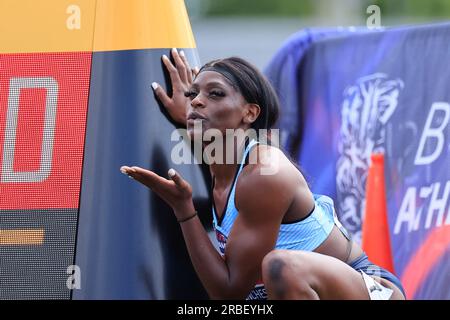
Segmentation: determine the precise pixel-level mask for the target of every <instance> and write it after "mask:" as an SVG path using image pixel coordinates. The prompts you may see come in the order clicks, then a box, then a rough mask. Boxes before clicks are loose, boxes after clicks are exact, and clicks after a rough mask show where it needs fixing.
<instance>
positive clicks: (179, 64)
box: [172, 48, 189, 83]
mask: <svg viewBox="0 0 450 320" xmlns="http://www.w3.org/2000/svg"><path fill="white" fill-rule="evenodd" d="M172 57H173V60H174V62H175V67H176V68H177V70H178V75H179V76H180V79H181V82H183V83H187V81H188V78H187V74H188V70H189V69H186V66H185V65H184V61H183V59H181V57H180V55H179V54H178V50H177V49H176V48H173V49H172Z"/></svg>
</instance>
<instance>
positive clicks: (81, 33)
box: [0, 0, 96, 53]
mask: <svg viewBox="0 0 450 320" xmlns="http://www.w3.org/2000/svg"><path fill="white" fill-rule="evenodd" d="M95 4H96V2H95V1H94V0H1V1H0V53H23V52H74V51H92V40H93V30H94V17H95Z"/></svg>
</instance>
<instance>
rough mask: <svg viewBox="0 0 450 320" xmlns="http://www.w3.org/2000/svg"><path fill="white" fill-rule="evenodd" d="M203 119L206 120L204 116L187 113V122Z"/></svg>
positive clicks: (196, 113)
mask: <svg viewBox="0 0 450 320" xmlns="http://www.w3.org/2000/svg"><path fill="white" fill-rule="evenodd" d="M205 119H206V117H205V116H203V115H201V114H200V113H198V112H195V111H193V112H189V114H188V117H187V120H205Z"/></svg>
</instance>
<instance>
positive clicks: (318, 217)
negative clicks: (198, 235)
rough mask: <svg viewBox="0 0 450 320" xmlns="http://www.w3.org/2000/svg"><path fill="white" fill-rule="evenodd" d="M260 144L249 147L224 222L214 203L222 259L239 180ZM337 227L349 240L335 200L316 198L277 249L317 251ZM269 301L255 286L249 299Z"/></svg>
mask: <svg viewBox="0 0 450 320" xmlns="http://www.w3.org/2000/svg"><path fill="white" fill-rule="evenodd" d="M257 144H258V142H257V141H256V140H251V141H250V142H249V143H248V145H247V147H246V148H245V151H244V154H243V157H242V161H241V164H240V166H239V169H238V171H237V173H236V176H235V177H234V181H233V185H232V187H231V190H230V193H229V194H228V200H227V203H226V205H225V208H224V212H223V214H222V216H221V217H220V221H219V220H218V218H217V214H216V210H215V205H214V200H213V209H212V210H213V226H214V229H215V231H216V238H217V241H218V243H219V250H220V253H221V254H222V256H223V255H224V254H225V247H226V243H227V239H228V236H229V234H230V232H231V229H232V227H233V224H234V221H235V220H236V218H237V216H238V214H239V212H238V210H237V209H236V205H235V193H236V184H237V179H238V177H239V175H240V174H241V172H242V169H243V168H244V164H245V162H246V161H245V160H246V159H247V156H248V154H249V152H250V150H251V149H252V148H253V146H255V145H257ZM334 225H336V226H337V227H338V228H339V229H340V230H341V232H342V233H343V234H344V235H345V236H346V237H347V238H349V234H348V232H347V230H345V228H344V227H343V226H342V225H341V223H340V222H339V220H338V219H337V216H336V211H335V210H334V204H333V200H332V199H331V198H329V197H327V196H322V195H314V209H313V211H312V212H311V213H310V214H309V215H308V216H307V217H306V218H304V219H302V220H300V221H298V222H293V223H287V224H281V226H280V231H279V234H278V239H277V242H276V245H275V249H287V250H304V251H313V250H314V249H316V248H317V247H319V246H320V245H321V244H322V242H324V241H325V239H326V238H327V237H328V235H329V234H330V233H331V230H332V229H333V226H334ZM266 298H267V294H266V291H265V288H264V285H263V284H262V281H260V282H259V283H258V284H257V285H256V286H255V288H254V289H253V290H252V291H251V293H250V295H249V296H248V297H247V299H248V300H253V299H266Z"/></svg>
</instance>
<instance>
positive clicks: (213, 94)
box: [209, 90, 225, 98]
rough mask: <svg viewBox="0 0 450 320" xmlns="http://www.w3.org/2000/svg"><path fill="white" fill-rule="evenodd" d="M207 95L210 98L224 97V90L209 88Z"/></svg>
mask: <svg viewBox="0 0 450 320" xmlns="http://www.w3.org/2000/svg"><path fill="white" fill-rule="evenodd" d="M209 96H210V97H212V98H215V97H218V98H222V97H225V92H223V91H219V90H211V91H210V92H209Z"/></svg>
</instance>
